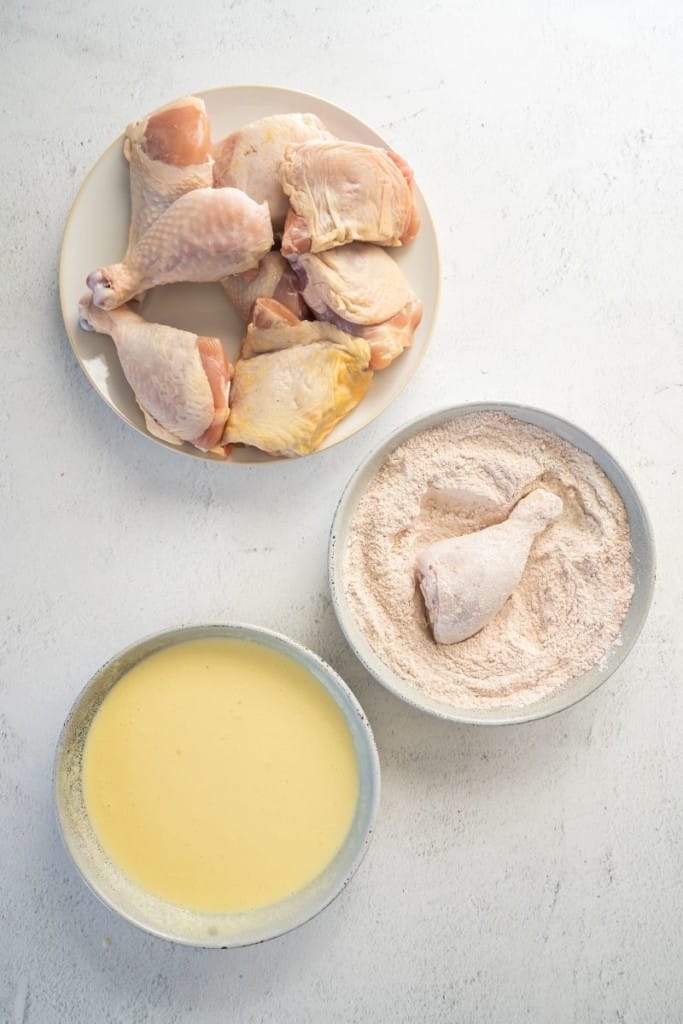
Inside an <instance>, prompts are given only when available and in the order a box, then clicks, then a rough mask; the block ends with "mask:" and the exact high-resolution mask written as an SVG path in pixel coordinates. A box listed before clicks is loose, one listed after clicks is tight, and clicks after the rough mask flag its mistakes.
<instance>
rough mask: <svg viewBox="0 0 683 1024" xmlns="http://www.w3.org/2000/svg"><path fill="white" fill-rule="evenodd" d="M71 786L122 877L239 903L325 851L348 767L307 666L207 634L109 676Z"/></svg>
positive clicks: (354, 774) (302, 877) (342, 815)
mask: <svg viewBox="0 0 683 1024" xmlns="http://www.w3.org/2000/svg"><path fill="white" fill-rule="evenodd" d="M83 790H84V795H85V802H86V808H87V811H88V814H89V816H90V818H91V821H92V823H93V827H94V828H95V831H96V833H97V835H98V837H99V839H100V842H101V843H102V845H103V846H104V848H105V850H106V851H107V852H108V853H109V855H110V856H111V858H112V859H113V860H114V861H115V862H116V863H117V864H118V865H119V867H120V868H121V869H122V870H123V871H124V872H125V873H126V874H127V875H128V876H129V877H130V878H132V879H133V880H134V881H136V882H138V884H140V885H141V886H142V887H143V888H145V889H147V890H148V891H149V892H151V893H153V894H155V895H157V896H160V897H161V898H163V899H166V900H169V901H170V902H173V903H176V904H179V905H181V906H185V907H190V908H192V909H195V910H206V911H216V912H218V911H239V910H248V909H253V908H256V907H260V906H266V905H268V904H271V903H274V902H276V901H278V900H280V899H283V898H284V897H286V896H288V895H290V894H291V893H292V892H295V891H296V890H298V889H301V888H303V887H304V886H305V885H306V884H307V883H308V882H310V881H312V880H313V878H315V877H316V876H317V875H318V874H319V873H320V872H321V871H322V870H323V869H324V868H325V867H326V866H327V864H329V862H330V861H331V860H332V859H333V857H334V855H335V853H336V852H337V850H338V849H339V847H340V846H341V844H342V842H343V841H344V838H345V836H346V834H347V832H348V830H349V827H350V825H351V822H352V819H353V815H354V811H355V806H356V801H357V798H358V767H357V761H356V757H355V753H354V748H353V740H352V737H351V733H350V731H349V728H348V726H347V724H346V721H345V719H344V716H343V714H342V712H341V711H340V709H339V708H338V707H337V705H336V704H335V702H334V700H333V699H332V698H331V697H330V696H329V694H328V693H327V692H326V691H325V690H324V689H323V688H322V686H321V685H320V683H318V682H317V680H315V679H314V678H313V676H312V675H311V674H310V673H309V672H308V671H307V670H306V669H304V668H302V667H301V666H300V665H298V664H297V663H296V662H294V661H293V660H291V659H290V658H288V657H286V656H285V655H283V654H281V653H279V652H278V651H273V650H269V649H267V648H264V647H261V646H259V645H258V644H254V643H251V642H247V641H242V640H235V639H228V638H212V639H206V640H193V641H188V642H186V643H182V644H177V645H175V646H173V647H170V648H168V649H166V650H164V651H159V652H157V653H156V654H153V655H151V656H150V657H148V658H146V659H145V660H144V661H142V662H140V663H139V664H138V665H136V666H134V668H132V669H131V670H130V671H129V672H128V673H126V674H125V675H124V676H123V677H122V678H121V680H120V681H119V682H118V683H117V684H116V685H115V686H114V688H113V689H112V690H111V691H110V693H109V694H108V695H107V697H106V698H105V700H104V701H103V703H102V706H101V707H100V709H99V710H98V712H97V714H96V715H95V718H94V719H93V723H92V725H91V727H90V731H89V734H88V738H87V741H86V744H85V750H84V760H83Z"/></svg>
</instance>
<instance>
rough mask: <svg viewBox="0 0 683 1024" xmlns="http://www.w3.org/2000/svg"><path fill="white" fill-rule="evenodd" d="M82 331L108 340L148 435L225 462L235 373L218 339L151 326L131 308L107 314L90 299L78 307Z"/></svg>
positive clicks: (126, 307) (83, 300) (87, 298)
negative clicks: (188, 445)
mask: <svg viewBox="0 0 683 1024" xmlns="http://www.w3.org/2000/svg"><path fill="white" fill-rule="evenodd" d="M78 312H79V320H80V324H81V326H82V327H83V328H85V330H90V331H99V332H100V334H109V335H110V336H111V338H112V339H113V341H114V344H115V346H116V352H117V354H118V357H119V360H120V361H121V368H122V369H123V373H124V375H125V378H126V380H127V381H128V383H129V384H130V386H131V388H132V389H133V392H134V394H135V400H136V401H137V403H138V405H139V406H140V408H141V410H142V412H143V414H144V417H145V423H146V424H147V429H148V430H149V432H150V434H153V435H154V436H155V437H159V438H161V440H162V441H168V442H170V443H171V444H181V443H182V442H183V441H189V442H190V443H191V444H193V445H194V446H195V447H196V448H200V449H201V450H202V451H213V452H216V453H217V454H219V455H222V456H225V455H226V454H227V453H226V450H225V448H224V447H223V442H222V441H221V438H222V436H223V433H224V431H225V424H226V422H227V419H228V411H229V406H228V399H229V395H230V381H231V378H232V375H233V367H232V365H231V364H230V363H229V362H228V360H227V359H226V358H225V353H224V352H223V346H222V345H221V342H220V340H219V339H218V338H203V337H197V335H196V334H190V333H189V332H188V331H179V330H176V328H175V327H167V326H164V325H163V324H150V323H147V321H146V320H143V318H142V317H141V316H140V315H139V314H138V313H135V312H134V311H133V310H132V309H131V308H130V307H129V306H119V307H118V309H114V310H111V311H110V312H107V311H105V310H103V309H98V307H97V306H94V305H93V304H92V296H91V295H90V294H88V295H86V296H84V298H83V299H81V302H80V304H79V307H78Z"/></svg>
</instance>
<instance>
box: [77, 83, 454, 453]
mask: <svg viewBox="0 0 683 1024" xmlns="http://www.w3.org/2000/svg"><path fill="white" fill-rule="evenodd" d="M195 95H197V96H200V97H201V98H202V99H203V100H204V101H205V103H206V108H207V111H208V114H209V117H210V119H211V131H212V137H213V139H214V140H218V139H220V138H222V137H223V136H224V135H227V134H229V133H230V132H232V131H235V129H237V128H239V127H241V126H242V125H245V124H248V123H249V122H250V121H255V120H257V118H260V117H266V116H267V115H268V114H284V113H293V112H297V111H300V112H310V113H314V114H317V115H318V116H319V117H320V118H321V119H322V120H323V121H324V122H325V124H326V125H327V127H328V128H329V129H330V130H331V131H333V132H334V133H335V134H336V135H338V136H339V137H340V138H343V139H350V140H352V141H356V142H364V143H368V144H370V145H377V146H389V143H388V142H386V141H385V140H384V139H382V138H381V137H380V136H379V135H378V134H377V133H376V132H375V131H373V130H372V128H370V127H368V126H367V125H366V124H363V122H362V121H359V120H358V119H357V118H355V117H353V116H352V115H351V114H349V113H347V112H346V111H345V110H342V109H341V108H340V107H336V106H334V105H333V104H331V103H327V102H326V101H325V100H322V99H318V98H317V97H315V96H309V95H308V94H307V93H302V92H294V91H293V90H290V89H276V88H272V87H270V86H253V85H244V86H227V87H225V88H223V89H213V90H210V91H208V92H204V93H201V92H200V93H196V94H195ZM169 99H170V97H169ZM160 102H161V101H160ZM146 113H147V111H143V110H141V111H139V114H138V116H140V117H143V116H144V115H145V114H146ZM401 155H402V156H404V157H405V158H406V160H408V162H409V163H410V157H411V154H410V153H402V154H401ZM417 206H418V210H419V213H420V217H421V219H422V227H421V230H420V232H419V234H418V236H417V238H416V239H415V240H414V241H413V242H411V243H410V244H409V245H407V246H406V247H405V249H400V248H396V249H393V250H392V255H393V256H395V258H396V260H397V262H398V263H400V265H401V268H402V269H403V271H404V273H405V275H406V277H407V278H408V281H409V282H410V284H411V285H412V288H413V291H414V292H415V294H416V295H418V296H419V297H420V298H421V299H422V302H423V303H424V317H423V319H422V323H421V324H420V327H419V328H418V330H417V332H416V334H415V340H414V342H413V345H412V348H410V349H408V350H407V351H406V352H404V353H403V355H401V356H400V358H399V359H397V360H396V361H395V362H394V363H393V364H392V365H391V366H390V367H388V369H386V370H382V371H381V373H377V374H375V378H374V380H373V382H372V385H371V386H370V390H369V391H368V393H367V395H366V396H365V397H364V398H363V400H362V402H361V403H360V404H359V405H358V406H357V407H356V408H355V409H354V410H353V411H352V412H351V413H350V414H349V415H348V416H346V417H345V418H344V419H343V420H342V421H341V423H339V424H338V425H337V427H336V428H335V430H334V431H333V432H332V433H331V434H330V435H329V436H328V437H327V438H326V440H325V441H324V442H323V444H322V445H321V449H325V448H330V447H331V446H332V445H334V444H337V443H338V442H339V441H344V440H345V439H346V438H348V437H351V435H352V434H355V433H356V432H357V431H358V430H361V429H362V428H363V427H365V426H367V424H368V423H370V422H371V421H372V420H374V419H375V417H376V416H378V415H379V414H380V413H381V412H382V411H383V410H384V409H386V408H387V406H389V405H390V404H391V402H393V400H394V399H395V398H396V397H397V395H399V394H400V392H401V391H402V390H403V388H404V387H405V386H406V384H407V383H408V381H409V380H410V378H411V377H412V376H413V374H414V373H415V370H416V369H417V366H418V363H419V362H420V360H421V358H422V356H423V355H424V352H425V349H426V348H427V344H428V341H429V337H430V335H431V332H432V328H433V326H434V319H435V316H436V310H437V304H438V298H439V282H440V276H441V271H440V265H439V251H438V243H437V238H436V232H435V230H434V225H433V223H432V220H431V217H430V215H429V211H428V209H427V206H426V204H425V201H424V198H423V197H422V194H421V193H420V191H419V189H418V190H417ZM129 219H130V197H129V185H128V164H127V162H126V160H125V158H124V156H123V136H119V138H118V139H116V141H115V142H113V143H112V144H111V146H110V147H109V149H107V150H106V152H105V153H104V154H103V155H102V156H101V157H100V159H99V160H98V162H97V163H96V164H95V166H94V167H93V169H92V170H91V171H90V173H89V174H88V176H87V178H86V179H85V181H84V182H83V185H82V186H81V189H80V191H79V193H78V195H77V196H76V200H75V202H74V205H73V207H72V210H71V214H70V216H69V219H68V221H67V225H66V229H65V232H64V239H63V243H62V254H61V262H60V271H59V288H60V297H61V304H62V315H63V317H64V324H65V326H66V331H67V334H68V336H69V341H70V342H71V346H72V348H73V350H74V353H75V355H76V358H77V359H78V362H79V363H80V365H81V368H82V369H83V372H84V373H85V375H86V377H87V378H88V380H89V381H90V383H91V384H92V386H93V387H94V388H95V390H96V391H97V392H98V394H100V395H101V396H102V398H103V399H104V400H105V402H107V404H108V405H110V406H111V408H112V409H113V410H114V412H116V413H117V414H118V415H119V416H120V417H121V418H122V419H123V420H125V421H126V423H129V424H130V425H131V426H132V427H135V428H136V430H139V431H140V432H141V433H142V434H145V435H146V436H147V437H152V435H151V434H149V432H148V431H147V429H146V427H145V423H144V419H143V416H142V413H141V412H140V410H139V408H138V406H137V404H136V402H135V399H134V397H133V393H132V391H131V389H130V387H129V386H128V383H127V381H126V379H125V377H124V376H123V373H122V371H121V367H120V365H119V362H118V359H117V356H116V352H115V350H114V346H113V344H112V342H111V341H110V340H109V339H108V338H107V337H106V336H105V335H101V334H91V333H89V332H87V331H83V330H82V329H81V328H80V327H79V325H78V314H77V307H78V300H79V299H80V298H81V296H82V295H83V294H84V293H85V292H86V290H87V289H86V286H85V279H86V277H87V275H88V273H89V272H90V271H91V270H93V269H94V268H96V267H99V266H102V265H105V264H107V263H113V262H116V261H117V260H119V259H120V258H121V256H122V255H123V252H124V251H125V248H126V241H127V236H128V223H129ZM144 315H145V317H146V319H148V320H151V321H157V322H160V323H166V324H170V325H171V326H173V327H178V328H182V329H184V330H191V331H193V332H194V333H196V334H202V335H211V336H215V337H219V338H221V339H222V341H223V342H224V344H225V348H226V351H227V353H228V356H229V357H230V358H231V359H232V360H233V361H234V360H235V359H236V357H237V353H238V351H239V345H240V341H241V338H242V335H243V333H244V326H243V324H242V322H241V320H240V319H239V317H238V316H237V314H236V313H235V312H234V310H233V309H232V307H231V305H230V302H229V301H228V298H227V296H226V295H225V294H224V292H223V289H222V288H221V286H220V285H219V284H204V285H197V284H178V285H167V286H166V287H164V288H157V289H155V290H154V291H153V292H152V293H150V295H149V296H148V299H147V301H146V302H145V308H144ZM152 440H154V441H155V443H156V444H165V442H163V441H159V440H158V439H157V438H152ZM166 447H169V448H172V449H173V450H175V451H182V452H186V453H187V454H189V455H194V456H196V457H197V458H203V459H216V460H217V461H225V460H221V459H218V458H217V456H215V455H211V454H204V453H202V452H200V451H198V450H197V449H196V448H193V447H192V446H191V445H183V446H182V447H175V448H174V446H173V445H166ZM228 461H232V462H264V461H273V460H272V459H270V458H269V456H267V455H264V454H263V453H261V452H257V451H256V450H255V449H253V448H242V447H239V446H238V447H235V448H234V449H233V453H232V455H231V456H230V459H229V460H228Z"/></svg>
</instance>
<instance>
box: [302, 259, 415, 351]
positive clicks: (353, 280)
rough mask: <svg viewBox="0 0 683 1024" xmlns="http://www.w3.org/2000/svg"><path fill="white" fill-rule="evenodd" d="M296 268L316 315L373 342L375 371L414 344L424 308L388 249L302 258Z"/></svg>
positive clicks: (308, 302)
mask: <svg viewBox="0 0 683 1024" xmlns="http://www.w3.org/2000/svg"><path fill="white" fill-rule="evenodd" d="M291 263H292V267H293V269H294V272H295V273H296V276H297V279H298V282H299V287H300V288H301V292H302V295H303V298H304V300H305V302H306V305H307V306H309V307H310V309H311V310H312V312H313V314H314V316H315V317H316V318H318V319H320V320H328V321H329V322H330V323H333V324H335V325H336V326H337V327H339V328H340V329H341V330H343V331H346V332H347V333H348V334H355V335H356V336H358V337H363V338H365V339H366V340H367V341H368V342H369V343H370V349H371V352H372V362H371V365H372V368H373V370H380V369H383V368H384V367H386V366H388V365H389V363H391V362H392V360H393V359H395V358H396V356H398V355H400V354H401V352H402V351H403V350H404V349H405V348H408V346H409V345H411V344H412V340H413V335H414V333H415V330H416V328H417V326H418V325H419V323H420V320H421V317H422V303H421V302H420V301H419V300H418V299H416V298H415V296H414V295H413V292H412V291H411V289H410V286H409V284H408V282H407V281H406V279H405V277H404V276H403V274H402V272H401V270H400V268H399V266H398V264H397V263H396V261H395V260H394V259H392V257H391V256H390V255H389V253H388V252H386V250H385V249H382V248H380V247H379V246H377V245H371V244H369V243H368V242H351V243H350V244H349V245H342V246H339V247H338V248H336V249H328V250H326V251H325V252H320V253H301V254H300V255H298V256H293V257H292V258H291Z"/></svg>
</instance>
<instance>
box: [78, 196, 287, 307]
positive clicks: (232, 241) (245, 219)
mask: <svg viewBox="0 0 683 1024" xmlns="http://www.w3.org/2000/svg"><path fill="white" fill-rule="evenodd" d="M272 244H273V231H272V228H271V224H270V216H269V214H268V205H267V203H263V204H262V205H261V206H259V205H258V203H255V202H254V201H253V199H250V198H249V197H248V196H247V195H245V194H244V192H240V191H239V189H236V188H198V189H194V190H193V191H192V192H187V193H185V195H183V196H181V197H180V199H176V201H175V202H174V203H173V204H172V205H171V206H169V207H168V209H167V210H165V211H164V212H163V213H162V214H161V216H160V217H159V218H158V219H157V220H156V221H154V223H153V224H151V225H150V227H149V228H148V229H147V231H146V232H145V234H144V235H143V236H142V237H141V238H140V240H139V241H138V243H137V245H136V246H135V247H134V248H133V250H132V251H131V253H130V255H129V257H128V259H127V260H126V261H124V262H121V263H114V264H112V265H111V266H108V267H100V268H99V269H98V270H94V271H92V273H91V274H89V275H88V279H87V285H88V288H90V290H91V292H92V293H93V302H94V303H95V305H96V306H100V307H101V308H102V309H114V308H115V307H116V306H120V305H122V304H123V303H124V302H127V301H128V300H129V299H131V298H133V296H136V295H138V294H139V293H140V292H144V291H148V290H149V289H150V288H153V287H155V286H156V285H161V284H172V283H173V282H174V281H220V280H221V278H223V277H226V276H227V275H228V274H239V273H241V272H242V271H245V270H250V269H251V268H253V267H256V266H258V263H259V261H260V260H261V258H262V257H263V256H264V255H265V254H266V253H267V252H268V250H269V249H270V248H271V246H272Z"/></svg>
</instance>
